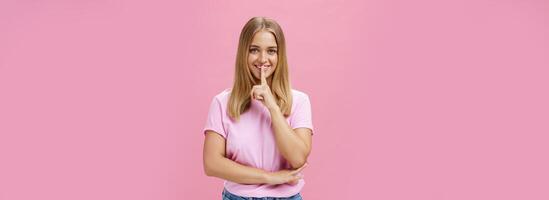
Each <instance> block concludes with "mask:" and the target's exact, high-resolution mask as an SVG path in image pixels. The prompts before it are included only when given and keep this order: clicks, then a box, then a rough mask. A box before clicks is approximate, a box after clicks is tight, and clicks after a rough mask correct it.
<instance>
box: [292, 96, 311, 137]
mask: <svg viewBox="0 0 549 200" xmlns="http://www.w3.org/2000/svg"><path fill="white" fill-rule="evenodd" d="M298 100H299V102H297V103H296V106H295V108H294V110H293V111H292V112H293V117H292V119H291V121H290V122H291V123H290V124H291V127H292V129H296V128H309V129H311V131H312V132H314V129H313V119H312V113H311V102H310V101H309V96H308V95H305V96H304V97H302V98H301V99H298Z"/></svg>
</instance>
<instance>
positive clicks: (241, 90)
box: [227, 17, 292, 121]
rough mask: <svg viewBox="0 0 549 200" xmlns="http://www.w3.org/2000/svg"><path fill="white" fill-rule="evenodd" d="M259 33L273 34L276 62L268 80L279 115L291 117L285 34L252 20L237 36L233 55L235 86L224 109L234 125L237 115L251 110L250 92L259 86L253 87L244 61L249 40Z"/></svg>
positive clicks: (269, 24)
mask: <svg viewBox="0 0 549 200" xmlns="http://www.w3.org/2000/svg"><path fill="white" fill-rule="evenodd" d="M260 31H268V32H270V33H272V34H273V35H274V37H275V39H276V44H277V46H278V51H277V53H278V62H277V66H276V68H275V71H274V73H273V75H272V77H271V78H272V81H271V92H272V93H273V96H274V97H275V99H276V101H277V105H278V106H279V107H280V111H281V112H282V114H284V116H289V115H290V113H291V109H292V93H291V87H290V78H289V73H288V61H287V58H286V41H285V39H284V33H283V32H282V28H281V27H280V25H278V23H277V22H276V21H274V20H272V19H269V18H265V17H253V18H251V19H250V20H249V21H248V22H247V23H246V25H244V28H242V32H241V33H240V40H239V42H238V50H237V54H236V65H235V74H234V84H233V88H232V91H231V96H230V98H229V102H228V105H227V107H228V113H229V116H230V117H231V118H232V119H234V120H236V121H238V120H239V118H240V115H241V114H242V113H244V112H246V110H248V108H249V107H250V104H251V97H250V92H251V89H252V87H253V86H254V85H256V84H259V83H256V80H255V79H254V77H253V75H252V73H251V71H250V69H249V68H248V63H247V59H248V54H249V48H250V45H251V43H252V39H253V37H254V35H255V34H256V33H257V32H260Z"/></svg>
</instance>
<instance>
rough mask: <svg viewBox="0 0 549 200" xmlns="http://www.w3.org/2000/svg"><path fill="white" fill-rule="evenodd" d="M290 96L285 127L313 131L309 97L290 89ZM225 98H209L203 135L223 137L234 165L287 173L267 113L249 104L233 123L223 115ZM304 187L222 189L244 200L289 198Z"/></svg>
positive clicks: (227, 93) (254, 102) (224, 94)
mask: <svg viewBox="0 0 549 200" xmlns="http://www.w3.org/2000/svg"><path fill="white" fill-rule="evenodd" d="M292 95H293V102H292V112H291V114H290V116H288V117H287V118H286V120H287V121H288V124H289V125H290V127H292V128H293V129H295V128H310V129H311V131H313V123H312V118H311V103H310V101H309V97H308V96H307V94H305V93H303V92H301V91H298V90H294V89H292ZM229 97H230V89H226V90H224V91H223V92H221V93H219V94H218V95H216V96H215V97H214V98H213V100H212V103H211V105H210V112H209V113H208V118H207V121H206V126H205V128H204V133H205V131H206V130H212V131H215V132H216V133H218V134H219V135H221V136H223V138H225V140H226V157H227V158H229V159H231V160H234V161H235V162H237V163H240V164H242V165H246V166H250V167H255V168H259V169H263V170H266V171H279V170H281V169H289V168H290V165H289V164H288V162H287V161H286V160H285V159H284V158H283V157H282V155H281V154H280V153H279V152H278V149H277V147H276V142H275V138H274V132H273V129H272V128H271V115H270V113H269V110H268V109H267V108H266V107H265V106H263V104H262V103H261V102H259V101H257V100H252V104H251V106H250V108H249V109H248V110H247V111H246V112H244V113H242V114H241V115H240V121H239V122H238V123H237V122H235V121H233V120H231V119H230V117H229V115H228V112H227V102H229ZM304 184H305V181H304V180H303V179H301V180H300V181H299V183H298V184H296V185H289V184H281V185H266V184H262V185H245V184H238V183H234V182H230V181H225V189H227V190H228V191H229V192H230V193H233V194H236V195H239V196H245V197H290V196H293V195H295V194H297V193H299V192H300V191H301V188H303V185H304Z"/></svg>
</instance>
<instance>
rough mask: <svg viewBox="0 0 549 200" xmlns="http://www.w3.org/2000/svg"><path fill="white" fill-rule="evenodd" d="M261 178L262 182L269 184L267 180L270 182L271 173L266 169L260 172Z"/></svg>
mask: <svg viewBox="0 0 549 200" xmlns="http://www.w3.org/2000/svg"><path fill="white" fill-rule="evenodd" d="M261 178H262V179H263V180H262V182H263V183H265V184H269V182H271V173H270V172H268V171H263V173H261Z"/></svg>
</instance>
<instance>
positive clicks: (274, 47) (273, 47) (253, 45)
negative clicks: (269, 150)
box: [250, 44, 277, 49]
mask: <svg viewBox="0 0 549 200" xmlns="http://www.w3.org/2000/svg"><path fill="white" fill-rule="evenodd" d="M251 47H256V48H260V47H259V46H257V45H255V44H252V45H250V48H251ZM276 48H277V46H270V47H267V49H276Z"/></svg>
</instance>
